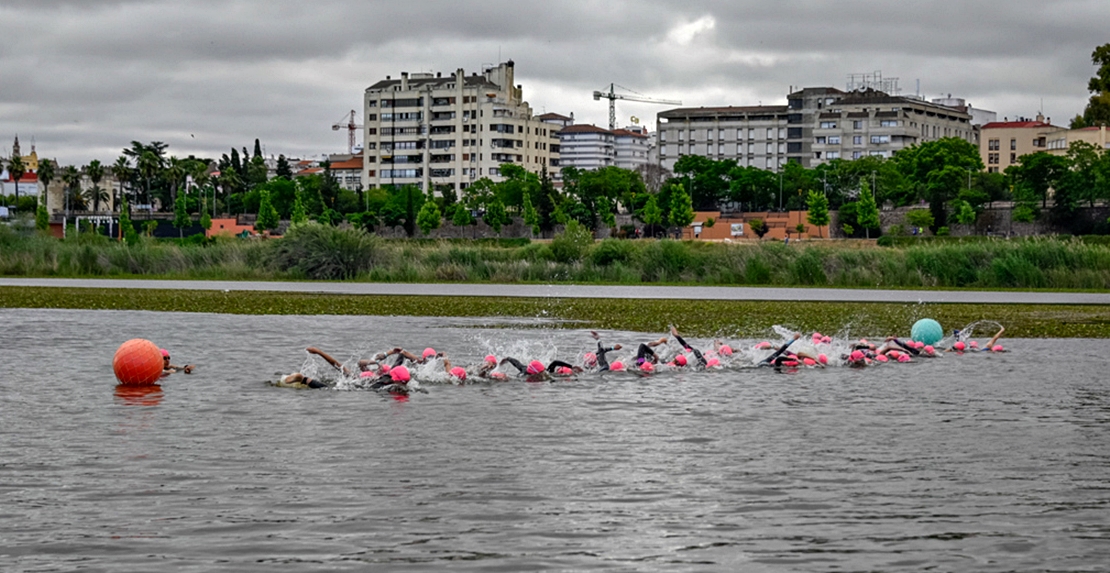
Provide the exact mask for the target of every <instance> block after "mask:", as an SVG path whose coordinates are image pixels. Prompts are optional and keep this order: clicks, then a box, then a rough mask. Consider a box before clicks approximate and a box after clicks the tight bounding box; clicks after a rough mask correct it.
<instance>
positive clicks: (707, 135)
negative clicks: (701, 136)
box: [705, 128, 713, 141]
mask: <svg viewBox="0 0 1110 573" xmlns="http://www.w3.org/2000/svg"><path fill="white" fill-rule="evenodd" d="M705 140H706V141H713V129H712V128H710V129H707V130H705Z"/></svg>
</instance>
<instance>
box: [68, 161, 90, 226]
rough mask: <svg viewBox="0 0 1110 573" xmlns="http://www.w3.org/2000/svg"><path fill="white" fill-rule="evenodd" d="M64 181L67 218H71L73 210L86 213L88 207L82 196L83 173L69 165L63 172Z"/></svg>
mask: <svg viewBox="0 0 1110 573" xmlns="http://www.w3.org/2000/svg"><path fill="white" fill-rule="evenodd" d="M62 181H63V182H65V184H66V205H67V207H66V216H67V217H68V216H69V210H70V209H71V208H72V209H73V210H75V211H77V210H81V211H84V210H85V209H86V208H87V206H86V205H85V197H84V196H83V195H82V194H81V172H80V171H78V170H77V168H76V167H74V166H72V165H67V166H66V168H65V169H63V170H62ZM78 207H80V209H78Z"/></svg>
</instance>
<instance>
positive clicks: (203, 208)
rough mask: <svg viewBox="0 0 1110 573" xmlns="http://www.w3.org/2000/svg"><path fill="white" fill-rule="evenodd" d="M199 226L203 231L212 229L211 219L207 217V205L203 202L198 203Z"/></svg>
mask: <svg viewBox="0 0 1110 573" xmlns="http://www.w3.org/2000/svg"><path fill="white" fill-rule="evenodd" d="M200 226H201V227H203V228H204V230H205V231H207V230H208V229H211V228H212V217H210V216H208V204H207V203H205V202H204V201H201V202H200Z"/></svg>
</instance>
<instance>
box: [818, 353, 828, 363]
mask: <svg viewBox="0 0 1110 573" xmlns="http://www.w3.org/2000/svg"><path fill="white" fill-rule="evenodd" d="M817 361H818V362H820V363H821V364H828V363H829V357H828V356H825V355H824V354H823V353H822V354H818V355H817Z"/></svg>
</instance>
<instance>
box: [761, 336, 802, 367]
mask: <svg viewBox="0 0 1110 573" xmlns="http://www.w3.org/2000/svg"><path fill="white" fill-rule="evenodd" d="M791 344H794V339H793V338H792V339H790V340H787V341H786V343H785V344H783V345H782V346H780V347H779V349H778V350H776V351H775V353H774V354H772V355H770V356H768V357H767V358H764V359H763V360H762V361H760V364H774V365H775V366H780V364H779V361H778V359H779V357H780V356H782V353H783V352H786V349H787V348H790V345H791Z"/></svg>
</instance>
